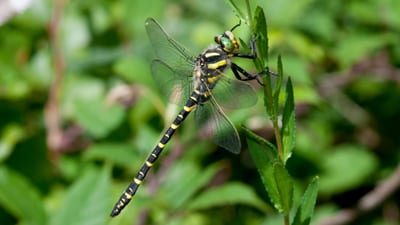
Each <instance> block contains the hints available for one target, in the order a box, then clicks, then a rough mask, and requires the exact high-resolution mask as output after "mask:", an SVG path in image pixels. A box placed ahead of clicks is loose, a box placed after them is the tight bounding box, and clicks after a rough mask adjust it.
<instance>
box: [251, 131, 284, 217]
mask: <svg viewBox="0 0 400 225" xmlns="http://www.w3.org/2000/svg"><path fill="white" fill-rule="evenodd" d="M244 131H245V132H246V136H247V142H248V145H249V151H250V155H251V158H252V159H253V161H254V163H255V164H256V167H257V170H258V172H259V174H260V177H261V180H262V182H263V184H264V187H265V189H266V191H267V193H268V196H269V198H270V200H271V202H273V203H274V205H275V208H277V209H278V210H279V211H282V203H281V198H280V193H279V190H278V186H277V183H276V179H275V178H274V168H273V163H274V162H275V161H277V159H278V153H277V150H276V148H275V146H273V145H272V144H271V143H269V142H268V141H266V140H264V141H262V140H263V139H262V138H261V137H258V136H257V135H256V134H252V133H251V132H250V131H249V130H246V129H244ZM249 134H251V135H249ZM264 143H268V144H264Z"/></svg>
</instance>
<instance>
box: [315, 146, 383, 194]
mask: <svg viewBox="0 0 400 225" xmlns="http://www.w3.org/2000/svg"><path fill="white" fill-rule="evenodd" d="M321 166H322V169H323V173H322V174H321V175H320V177H321V178H320V184H319V187H320V193H321V194H334V193H340V192H343V191H345V190H348V189H350V188H353V187H356V186H358V185H360V184H361V183H362V182H364V181H367V180H368V179H369V178H370V177H371V175H372V174H373V173H374V172H375V170H376V168H377V166H378V162H377V159H376V158H375V156H374V155H373V154H372V153H371V151H369V150H368V149H365V148H363V147H361V146H357V145H343V146H338V147H337V148H336V149H334V151H333V152H332V153H331V154H329V155H325V156H324V161H323V162H321Z"/></svg>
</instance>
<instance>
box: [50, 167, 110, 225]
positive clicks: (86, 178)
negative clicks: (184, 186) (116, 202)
mask: <svg viewBox="0 0 400 225" xmlns="http://www.w3.org/2000/svg"><path fill="white" fill-rule="evenodd" d="M109 183H110V175H109V170H108V169H106V168H104V169H102V170H97V169H93V170H88V171H86V172H85V173H84V174H83V175H82V177H81V178H80V179H79V180H78V181H77V182H76V183H75V184H74V185H73V186H72V187H71V188H70V189H69V190H68V192H67V194H66V196H65V199H64V203H63V204H62V207H61V209H60V211H59V212H58V213H57V214H56V215H54V217H53V219H52V223H51V224H54V225H64V224H65V225H67V224H76V225H87V224H93V225H95V224H98V225H102V224H107V221H108V213H109V210H110V204H109V203H110V199H109V197H107V196H109V193H110V191H109V186H110V185H109ZM94 215H97V216H94Z"/></svg>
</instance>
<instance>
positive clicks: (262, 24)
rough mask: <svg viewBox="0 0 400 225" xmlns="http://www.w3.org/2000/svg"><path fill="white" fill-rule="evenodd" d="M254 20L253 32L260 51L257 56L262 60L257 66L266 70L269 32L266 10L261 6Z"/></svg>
mask: <svg viewBox="0 0 400 225" xmlns="http://www.w3.org/2000/svg"><path fill="white" fill-rule="evenodd" d="M253 21H254V24H253V32H254V34H255V38H256V40H255V41H256V46H257V52H258V54H257V58H258V59H260V62H258V64H257V65H256V66H257V69H258V70H264V68H265V65H266V64H267V62H268V34H267V23H266V21H265V15H264V10H263V9H262V8H261V7H257V8H256V11H255V15H254V20H253Z"/></svg>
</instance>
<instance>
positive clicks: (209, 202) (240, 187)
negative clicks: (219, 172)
mask: <svg viewBox="0 0 400 225" xmlns="http://www.w3.org/2000/svg"><path fill="white" fill-rule="evenodd" d="M227 204H244V205H249V206H253V207H256V208H258V209H259V210H261V211H264V212H265V211H266V210H267V209H268V206H267V205H266V204H265V203H264V202H263V201H262V200H261V199H260V198H259V197H258V196H257V195H256V193H255V192H254V190H253V189H251V188H250V187H249V186H247V185H245V184H241V183H227V184H225V185H222V186H220V187H215V188H213V189H209V190H207V191H205V192H204V193H203V194H201V195H199V196H198V197H197V198H195V199H194V200H193V201H192V202H191V203H190V204H189V209H192V210H194V209H196V210H199V209H208V208H210V207H217V206H223V205H227Z"/></svg>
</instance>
